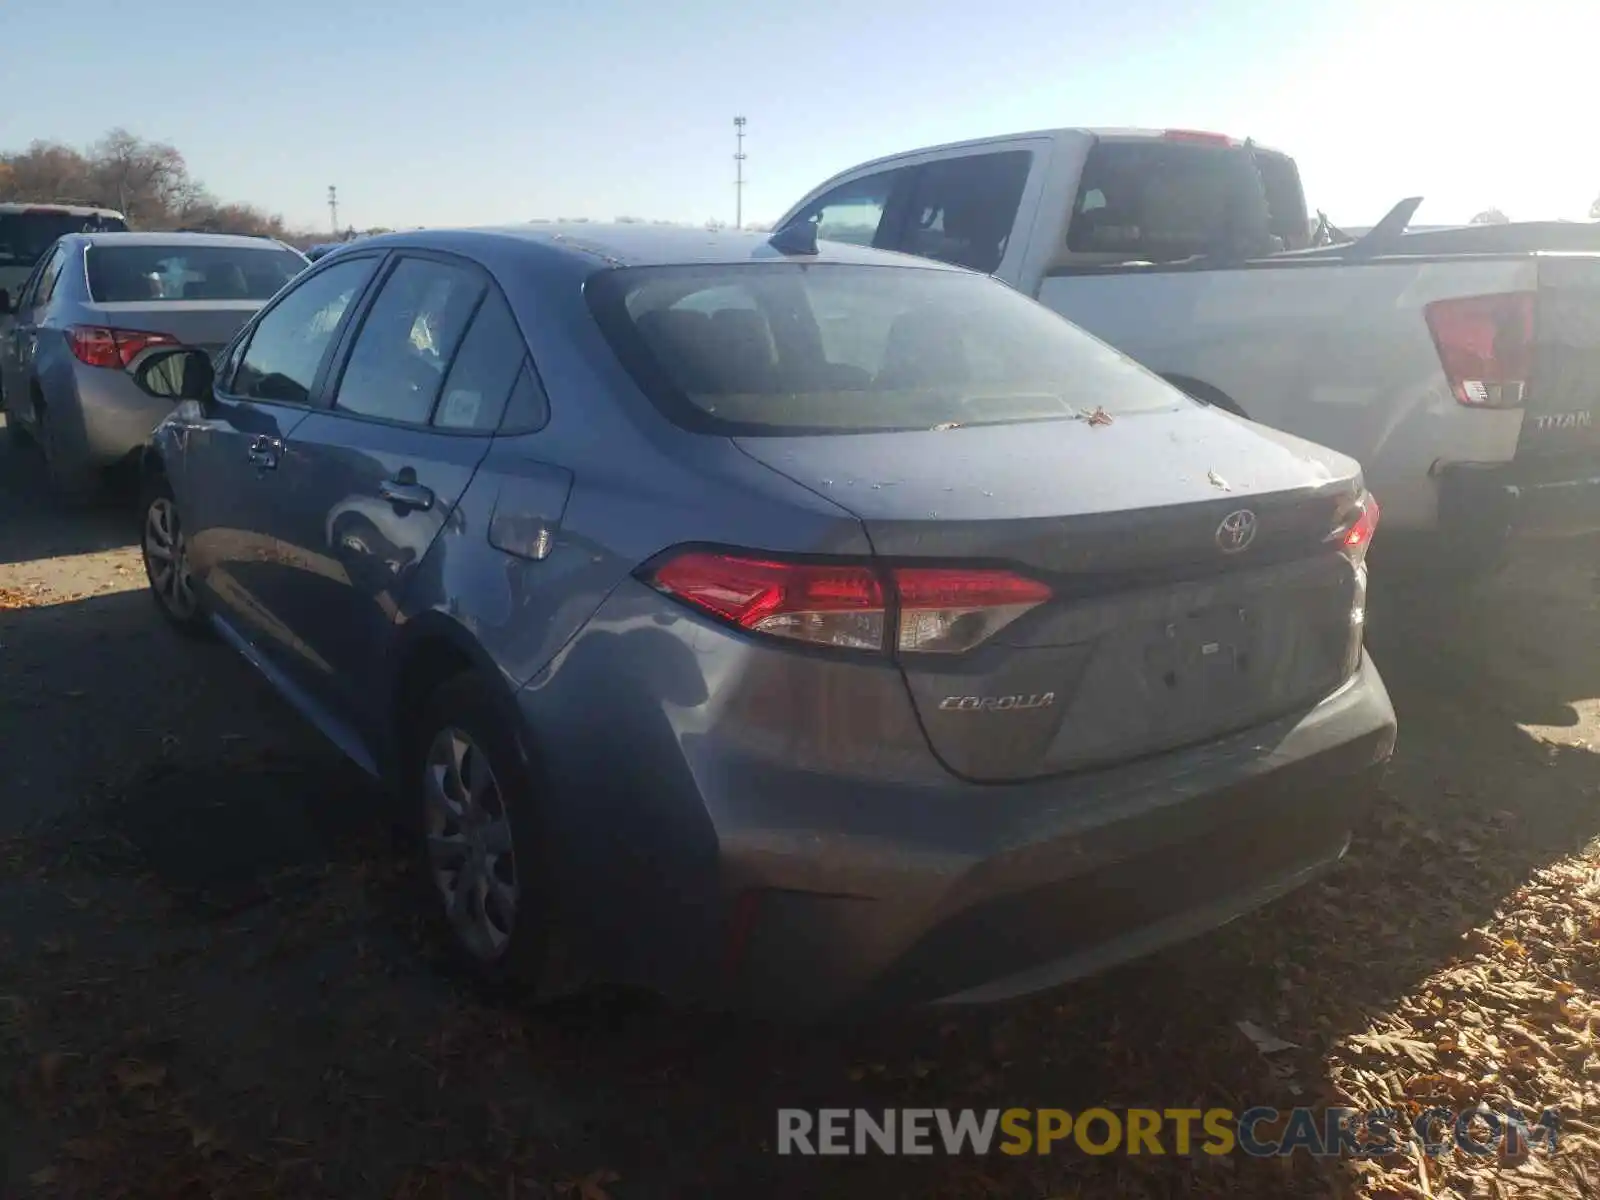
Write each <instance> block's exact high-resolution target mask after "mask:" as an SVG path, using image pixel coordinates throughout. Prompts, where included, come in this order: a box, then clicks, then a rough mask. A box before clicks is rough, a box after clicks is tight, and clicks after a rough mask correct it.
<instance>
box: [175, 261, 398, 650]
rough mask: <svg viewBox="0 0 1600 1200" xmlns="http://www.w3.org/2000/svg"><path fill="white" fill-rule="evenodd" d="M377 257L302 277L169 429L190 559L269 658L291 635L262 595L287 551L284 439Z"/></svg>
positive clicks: (237, 625)
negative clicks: (209, 392)
mask: <svg viewBox="0 0 1600 1200" xmlns="http://www.w3.org/2000/svg"><path fill="white" fill-rule="evenodd" d="M380 261H381V256H379V255H364V256H356V257H351V258H344V259H341V260H340V261H339V262H337V263H330V264H328V266H326V267H324V268H323V269H321V270H318V271H315V272H311V273H308V274H306V275H305V276H303V277H302V278H301V279H300V280H298V281H297V282H296V283H294V284H293V285H292V286H291V287H290V288H289V289H288V290H287V291H285V292H284V293H283V294H282V295H281V296H280V297H279V298H278V299H277V301H276V302H275V303H274V304H273V305H272V306H271V307H269V308H267V309H265V310H263V312H262V313H261V314H260V315H259V317H257V318H256V320H255V321H254V322H253V323H252V324H251V325H250V326H249V327H247V329H246V330H245V331H244V332H243V333H242V334H241V335H240V338H239V340H238V342H236V343H235V344H234V346H233V347H232V348H231V349H230V351H229V352H228V353H227V354H226V355H224V357H223V363H222V370H221V372H220V373H219V375H218V379H217V385H216V389H215V392H214V395H213V397H212V401H211V403H210V404H208V405H207V406H206V407H205V408H204V409H203V410H201V409H196V410H194V416H193V417H192V419H188V420H186V421H185V422H184V423H183V425H182V426H181V427H180V428H179V430H178V436H179V438H180V439H181V442H182V444H183V454H182V458H181V467H180V470H179V471H178V473H177V477H176V478H175V479H174V480H173V482H174V486H175V487H176V488H177V489H178V498H179V504H180V512H181V515H182V519H183V521H184V524H185V526H186V528H187V529H188V531H189V564H190V570H191V571H192V572H193V575H194V579H195V582H196V583H197V584H198V585H199V586H200V588H201V589H202V591H203V592H204V594H205V595H206V597H207V599H208V601H209V603H210V607H211V609H212V611H213V612H214V613H215V614H216V615H217V617H218V618H219V619H220V620H221V621H222V622H223V623H224V624H225V625H227V626H228V627H229V629H230V630H231V631H232V632H233V633H235V634H236V635H237V636H238V637H239V638H240V639H242V640H243V641H244V642H245V643H247V644H248V645H249V646H250V647H252V648H253V649H255V650H256V651H257V652H259V653H260V654H261V655H262V657H263V658H265V659H266V660H268V661H274V660H283V659H285V658H287V657H289V656H290V655H291V654H292V653H293V651H292V650H291V649H290V645H291V643H292V641H293V635H292V634H291V633H290V632H289V631H288V630H287V629H285V628H284V627H283V626H282V625H281V623H279V622H278V621H277V620H275V619H274V617H273V616H272V614H271V611H270V609H269V608H268V607H267V606H266V605H265V604H264V603H263V601H262V598H261V593H262V592H263V591H264V590H265V585H266V583H267V582H268V581H269V580H270V579H271V577H272V574H273V572H274V564H275V563H277V562H278V561H280V560H281V559H283V558H284V557H285V555H287V554H290V553H291V551H290V550H289V548H288V546H287V545H286V543H285V542H284V541H283V540H282V538H281V537H279V536H278V530H279V529H280V528H281V527H282V526H283V525H284V524H285V521H284V518H283V517H282V514H281V513H280V511H279V510H280V508H281V506H282V505H283V504H284V503H286V502H287V501H288V499H289V497H288V496H287V495H286V493H285V491H284V489H283V488H281V487H279V486H278V484H277V480H278V476H279V473H280V471H281V469H282V467H283V465H284V461H283V460H284V456H285V454H286V439H287V438H288V436H289V434H290V433H291V432H292V431H293V430H294V428H295V427H296V426H298V425H299V424H300V423H301V422H302V421H304V420H305V419H306V417H307V416H309V415H310V413H311V403H312V398H313V397H314V396H315V395H316V394H317V392H316V388H317V384H318V382H319V380H320V379H321V377H322V375H323V374H324V373H325V371H326V370H327V368H328V364H329V362H330V361H331V359H332V356H333V350H334V347H335V345H336V344H337V342H338V338H339V334H340V333H341V331H342V330H343V328H344V325H345V322H346V321H347V320H348V319H349V317H350V316H351V315H352V314H353V313H354V311H355V310H356V307H357V301H358V300H359V299H360V297H361V295H362V292H363V290H364V289H365V288H366V287H367V285H368V284H369V283H370V282H371V280H372V278H373V276H374V275H375V274H376V271H377V268H378V265H379V262H380Z"/></svg>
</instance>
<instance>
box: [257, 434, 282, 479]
mask: <svg viewBox="0 0 1600 1200" xmlns="http://www.w3.org/2000/svg"><path fill="white" fill-rule="evenodd" d="M282 457H283V440H282V439H281V438H275V437H268V436H266V435H265V434H257V435H256V436H255V437H253V438H251V439H250V465H251V466H253V467H260V468H261V469H262V470H264V471H275V470H277V467H278V460H279V459H280V458H282Z"/></svg>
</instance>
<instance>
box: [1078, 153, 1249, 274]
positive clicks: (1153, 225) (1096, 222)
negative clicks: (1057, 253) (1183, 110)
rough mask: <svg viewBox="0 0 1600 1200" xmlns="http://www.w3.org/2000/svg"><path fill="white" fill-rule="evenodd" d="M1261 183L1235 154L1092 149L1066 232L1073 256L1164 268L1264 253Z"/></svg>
mask: <svg viewBox="0 0 1600 1200" xmlns="http://www.w3.org/2000/svg"><path fill="white" fill-rule="evenodd" d="M1268 221H1269V217H1268V211H1267V201H1266V196H1265V194H1264V193H1263V190H1262V183H1261V177H1260V175H1259V174H1258V172H1257V170H1256V164H1255V162H1254V159H1253V158H1252V156H1251V154H1250V152H1249V151H1248V150H1245V149H1244V148H1242V147H1232V146H1212V145H1197V144H1194V143H1189V142H1155V141H1140V142H1110V141H1103V142H1097V143H1095V146H1094V148H1093V149H1092V150H1090V151H1089V156H1088V159H1087V161H1086V162H1085V163H1084V167H1083V177H1082V182H1081V183H1080V185H1079V189H1078V199H1077V204H1076V206H1075V207H1074V209H1073V213H1072V222H1071V224H1070V225H1069V226H1068V227H1067V249H1068V250H1070V251H1072V252H1073V253H1075V254H1116V255H1121V256H1124V257H1126V258H1129V259H1135V260H1146V261H1149V262H1171V261H1174V260H1177V259H1182V258H1192V257H1194V256H1195V255H1200V254H1226V253H1234V252H1243V253H1260V254H1264V253H1267V252H1269V251H1270V250H1271V249H1273V247H1272V246H1271V245H1270V243H1269V242H1268V240H1267V238H1268V235H1269V230H1268Z"/></svg>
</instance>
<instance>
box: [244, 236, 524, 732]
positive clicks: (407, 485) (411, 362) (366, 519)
mask: <svg viewBox="0 0 1600 1200" xmlns="http://www.w3.org/2000/svg"><path fill="white" fill-rule="evenodd" d="M522 357H523V350H522V342H521V335H520V333H519V332H518V330H517V327H516V323H515V321H514V320H513V319H512V317H511V314H510V311H509V309H508V308H507V307H506V305H505V302H504V300H503V299H502V298H501V297H500V295H499V293H498V291H497V290H496V289H495V288H494V287H493V285H492V284H491V283H490V282H489V280H488V277H487V276H486V275H485V274H484V273H483V272H482V271H481V270H479V269H478V268H477V267H476V266H473V265H471V264H467V263H463V262H458V261H454V260H445V259H440V258H433V257H422V256H401V257H399V258H398V259H397V260H396V261H395V262H394V263H393V264H392V267H391V269H390V270H389V271H388V273H387V274H386V276H385V277H384V278H383V279H382V281H381V282H380V283H379V285H378V287H377V289H376V292H375V295H374V297H373V300H372V302H371V304H370V305H369V306H368V307H367V309H366V311H365V312H364V313H363V314H362V316H361V318H360V324H359V327H358V328H357V330H356V332H355V335H354V338H353V339H352V340H351V341H350V346H349V351H348V354H347V355H346V356H345V361H344V363H343V365H342V367H341V368H340V369H339V370H338V372H337V379H336V380H335V381H332V382H331V383H330V388H329V390H330V393H331V397H332V402H331V405H330V406H329V407H327V408H325V409H321V410H319V411H317V412H315V413H313V414H312V415H311V416H310V417H308V418H307V419H306V421H305V423H304V424H302V425H300V426H299V427H298V428H297V429H296V430H295V432H294V436H293V438H292V439H291V444H290V448H289V456H288V460H287V466H288V468H289V471H288V473H287V474H286V475H285V478H284V480H283V482H284V483H285V484H286V486H287V488H288V491H289V493H290V494H291V496H292V497H293V499H292V501H291V502H290V503H287V504H285V505H284V506H283V507H282V508H281V509H280V510H279V511H280V516H281V519H282V522H283V523H282V525H281V527H280V528H279V530H278V533H279V535H280V536H281V537H282V538H283V539H284V540H285V541H287V542H292V543H293V545H294V548H295V555H296V558H295V562H294V566H293V569H291V570H285V571H281V572H279V573H278V575H277V576H276V578H275V580H274V583H273V593H272V599H271V603H272V604H273V605H274V607H275V608H276V609H277V611H278V612H279V613H280V614H281V615H282V619H283V620H284V622H285V624H287V625H289V626H290V627H292V628H293V629H294V630H295V631H296V633H297V635H298V638H299V644H300V647H301V649H300V659H299V661H298V662H297V663H296V669H297V671H298V672H299V674H300V675H301V677H302V678H303V679H304V680H305V682H306V684H307V686H308V687H309V688H310V689H311V690H312V693H313V695H314V696H315V697H316V698H318V699H320V700H321V701H322V702H324V703H325V704H328V705H330V706H331V707H333V708H334V710H335V711H336V712H337V713H338V714H340V715H341V716H343V717H345V718H346V719H349V720H351V721H353V722H354V723H355V724H357V726H358V727H360V726H361V725H363V724H364V723H366V722H368V721H375V720H377V719H378V718H377V708H379V707H381V700H380V699H379V692H380V690H381V689H379V688H376V687H374V686H373V685H374V683H375V681H376V680H377V679H378V678H379V676H380V675H381V672H382V667H383V658H384V654H385V650H386V647H387V645H388V639H389V634H390V631H391V630H392V627H393V625H394V621H395V617H396V614H397V613H398V612H399V609H400V606H401V605H402V603H403V602H404V598H405V595H406V593H407V591H408V589H409V588H410V587H411V586H412V585H413V582H414V580H415V578H416V575H417V572H418V570H419V568H420V567H421V564H422V562H423V560H424V558H426V556H427V554H428V551H429V548H430V547H431V546H432V545H433V543H434V541H435V540H436V539H437V538H438V536H439V534H440V532H441V531H442V530H444V529H446V528H448V527H450V526H451V525H454V524H457V523H459V522H461V521H463V520H465V519H466V516H465V514H463V513H461V512H460V511H459V510H458V507H457V506H458V502H459V501H460V499H461V496H462V494H463V493H464V492H465V491H466V490H467V486H468V484H469V483H470V482H471V480H472V477H473V473H474V472H475V471H476V470H477V467H478V464H479V463H480V462H481V461H482V460H483V457H484V455H485V454H486V453H487V452H488V448H489V443H490V434H492V432H493V430H494V428H495V426H496V424H497V423H498V421H499V419H500V413H501V411H502V410H503V408H504V407H505V404H506V402H507V398H508V397H509V395H510V393H511V391H512V387H513V385H514V383H515V382H516V376H517V372H518V370H519V368H520V366H521V362H522ZM474 525H475V527H478V528H482V527H483V521H482V520H481V519H480V520H476V521H474ZM362 732H363V733H368V732H375V730H367V729H363V730H362Z"/></svg>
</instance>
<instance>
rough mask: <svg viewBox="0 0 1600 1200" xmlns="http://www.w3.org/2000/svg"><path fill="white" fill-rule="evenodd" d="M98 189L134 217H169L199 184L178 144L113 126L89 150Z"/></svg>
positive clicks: (90, 166) (133, 218) (112, 202)
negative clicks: (156, 139) (142, 135)
mask: <svg viewBox="0 0 1600 1200" xmlns="http://www.w3.org/2000/svg"><path fill="white" fill-rule="evenodd" d="M89 175H90V178H91V179H93V180H94V182H95V184H96V188H95V190H96V191H97V192H98V193H99V194H100V195H101V196H103V197H105V199H106V200H107V201H108V202H110V203H111V204H113V205H115V207H116V208H117V210H118V211H119V212H121V213H122V214H123V215H124V216H126V217H127V218H128V219H129V220H130V221H139V220H143V219H145V218H153V219H158V220H159V219H165V218H166V217H168V216H169V215H170V214H171V213H173V212H174V211H175V210H178V209H180V208H181V207H182V205H183V203H184V202H185V201H187V200H189V199H190V198H191V196H192V193H193V191H194V190H195V187H196V185H195V184H194V182H193V181H192V180H191V179H190V178H189V167H188V164H187V163H185V162H184V161H183V155H181V154H179V153H178V151H177V148H176V147H174V146H169V145H166V144H165V143H163V142H147V141H145V140H144V139H143V138H140V137H136V136H134V135H133V134H131V133H129V132H128V131H127V130H126V129H113V130H112V131H111V132H110V133H108V134H106V135H105V137H103V138H101V139H100V140H99V141H98V142H96V143H95V145H94V147H93V149H91V150H90V152H89Z"/></svg>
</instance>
